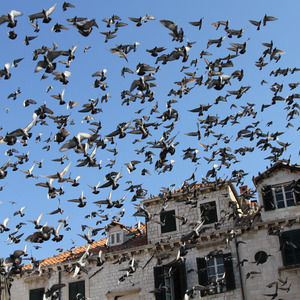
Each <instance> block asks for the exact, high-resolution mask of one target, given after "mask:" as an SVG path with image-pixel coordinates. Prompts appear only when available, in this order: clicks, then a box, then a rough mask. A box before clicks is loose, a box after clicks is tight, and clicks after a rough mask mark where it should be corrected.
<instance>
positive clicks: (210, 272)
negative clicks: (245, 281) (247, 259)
mask: <svg viewBox="0 0 300 300" xmlns="http://www.w3.org/2000/svg"><path fill="white" fill-rule="evenodd" d="M197 269H198V280H199V284H200V285H203V286H206V287H207V290H204V291H201V296H205V295H213V294H219V293H224V292H226V291H230V290H233V289H235V280H234V273H233V267H232V259H231V254H230V253H229V254H224V255H218V256H214V257H211V258H209V259H208V258H206V257H203V258H197Z"/></svg>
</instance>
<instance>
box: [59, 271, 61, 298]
mask: <svg viewBox="0 0 300 300" xmlns="http://www.w3.org/2000/svg"><path fill="white" fill-rule="evenodd" d="M58 284H61V270H59V271H58ZM58 299H59V300H61V289H59V293H58Z"/></svg>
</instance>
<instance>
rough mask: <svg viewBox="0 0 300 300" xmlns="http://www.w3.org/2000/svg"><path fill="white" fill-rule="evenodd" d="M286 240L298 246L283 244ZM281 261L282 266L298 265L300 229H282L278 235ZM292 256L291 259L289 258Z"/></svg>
mask: <svg viewBox="0 0 300 300" xmlns="http://www.w3.org/2000/svg"><path fill="white" fill-rule="evenodd" d="M286 241H289V242H292V243H294V244H295V245H296V246H297V247H298V248H297V249H295V248H294V247H293V246H288V245H287V246H285V245H284V243H285V242H286ZM279 243H280V248H281V256H282V263H283V265H284V266H286V267H288V266H293V265H300V229H294V230H289V231H284V232H282V233H281V235H280V236H279ZM291 257H292V260H291V259H290V258H291Z"/></svg>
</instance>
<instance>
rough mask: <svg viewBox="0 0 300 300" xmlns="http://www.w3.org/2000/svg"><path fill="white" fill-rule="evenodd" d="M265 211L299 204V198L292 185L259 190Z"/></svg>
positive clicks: (266, 187)
mask: <svg viewBox="0 0 300 300" xmlns="http://www.w3.org/2000/svg"><path fill="white" fill-rule="evenodd" d="M261 191H262V196H263V203H264V208H265V211H268V210H272V209H280V208H285V207H290V206H294V205H296V204H298V203H300V196H299V194H298V193H297V191H296V189H295V188H294V184H293V183H291V184H287V185H278V186H271V185H267V186H265V187H263V188H262V189H261Z"/></svg>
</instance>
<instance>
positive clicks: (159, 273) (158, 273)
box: [154, 266, 165, 300]
mask: <svg viewBox="0 0 300 300" xmlns="http://www.w3.org/2000/svg"><path fill="white" fill-rule="evenodd" d="M163 274H164V267H163V266H160V267H154V287H155V288H156V289H158V288H159V287H160V286H163V285H164V284H165V280H164V276H163ZM155 300H165V290H162V292H161V293H156V294H155Z"/></svg>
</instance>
